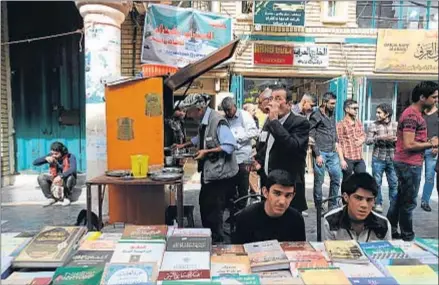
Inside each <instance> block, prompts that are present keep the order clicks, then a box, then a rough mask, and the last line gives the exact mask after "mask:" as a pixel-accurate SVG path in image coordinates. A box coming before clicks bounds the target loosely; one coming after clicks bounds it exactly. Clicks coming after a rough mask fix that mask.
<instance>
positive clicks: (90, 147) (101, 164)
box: [76, 1, 130, 214]
mask: <svg viewBox="0 0 439 285" xmlns="http://www.w3.org/2000/svg"><path fill="white" fill-rule="evenodd" d="M76 6H77V8H78V10H79V12H80V14H81V16H82V17H83V19H84V41H85V51H84V57H85V89H86V90H85V91H86V107H85V113H86V119H85V121H86V123H85V124H86V142H87V144H86V157H87V178H88V179H89V178H92V177H94V176H97V175H101V174H103V173H104V172H105V171H106V170H107V140H106V123H105V98H104V95H105V94H104V93H105V92H104V89H105V86H104V82H106V81H111V80H113V79H117V78H118V77H120V76H121V67H120V61H121V60H120V57H121V32H120V27H121V24H122V22H123V21H124V20H125V16H126V15H127V13H128V12H129V10H130V4H128V3H127V2H122V1H121V2H105V1H76ZM95 194H97V192H96V193H93V211H95V213H96V214H97V195H95ZM107 209H108V204H107V203H104V214H105V213H106V212H107Z"/></svg>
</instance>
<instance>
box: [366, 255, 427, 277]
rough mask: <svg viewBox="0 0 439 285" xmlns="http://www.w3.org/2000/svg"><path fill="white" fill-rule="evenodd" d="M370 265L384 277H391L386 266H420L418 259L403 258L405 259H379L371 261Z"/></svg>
mask: <svg viewBox="0 0 439 285" xmlns="http://www.w3.org/2000/svg"><path fill="white" fill-rule="evenodd" d="M372 263H373V264H374V265H375V266H376V267H377V268H378V269H379V270H380V271H381V272H382V273H383V274H384V276H386V277H391V274H390V272H389V271H388V270H387V267H388V266H411V265H421V264H422V263H421V262H420V261H419V259H414V258H405V259H379V260H372Z"/></svg>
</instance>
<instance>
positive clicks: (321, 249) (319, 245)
mask: <svg viewBox="0 0 439 285" xmlns="http://www.w3.org/2000/svg"><path fill="white" fill-rule="evenodd" d="M309 244H310V245H311V246H312V247H313V248H314V249H315V250H316V251H318V252H320V253H321V254H322V255H323V256H324V257H325V259H326V261H331V259H330V258H329V255H328V253H327V252H326V247H325V244H324V243H323V242H316V241H310V242H309Z"/></svg>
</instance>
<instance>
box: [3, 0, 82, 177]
mask: <svg viewBox="0 0 439 285" xmlns="http://www.w3.org/2000/svg"><path fill="white" fill-rule="evenodd" d="M53 3H54V4H53ZM8 4H10V3H8ZM9 8H10V9H9ZM8 11H9V12H10V15H11V17H10V23H9V27H10V34H11V39H10V40H15V39H22V38H27V37H35V36H41V35H47V34H53V33H56V32H57V31H59V30H62V31H71V30H74V29H76V28H80V27H81V26H82V19H81V16H80V15H79V13H78V11H77V9H76V7H75V4H74V3H73V2H72V3H69V2H59V3H55V2H51V3H49V2H47V3H45V2H39V3H37V4H36V5H34V4H32V3H30V4H29V6H27V5H26V7H25V8H23V6H22V5H15V4H11V5H8ZM81 46H82V47H83V46H84V43H83V41H82V38H81V35H80V34H72V35H69V36H64V37H59V38H53V39H49V40H42V41H36V42H32V43H30V44H17V45H11V46H10V58H11V73H12V75H11V87H12V88H11V89H12V113H13V120H14V122H13V123H14V129H15V150H16V164H15V165H16V171H18V172H21V173H23V172H37V173H38V172H43V171H46V170H47V167H45V168H42V167H34V166H33V165H32V162H33V160H34V159H36V158H37V157H40V156H44V155H45V154H47V153H48V152H49V150H50V144H51V143H52V142H54V141H61V142H62V143H64V144H65V145H66V146H67V147H68V149H69V151H70V152H71V153H73V154H74V155H75V156H76V157H77V160H78V168H79V170H80V171H85V167H86V157H85V85H84V55H83V52H82V51H81V49H82V48H81ZM60 118H63V120H62V122H60ZM67 121H70V122H67Z"/></svg>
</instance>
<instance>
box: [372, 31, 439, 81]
mask: <svg viewBox="0 0 439 285" xmlns="http://www.w3.org/2000/svg"><path fill="white" fill-rule="evenodd" d="M375 71H376V72H394V73H404V72H406V73H426V74H437V73H438V31H437V30H380V31H379V32H378V42H377V52H376V59H375Z"/></svg>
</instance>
